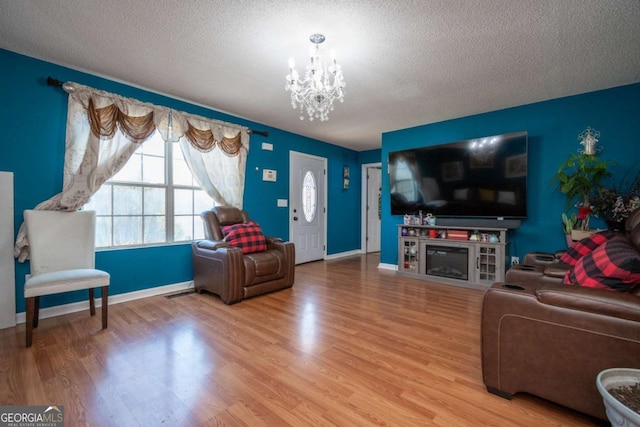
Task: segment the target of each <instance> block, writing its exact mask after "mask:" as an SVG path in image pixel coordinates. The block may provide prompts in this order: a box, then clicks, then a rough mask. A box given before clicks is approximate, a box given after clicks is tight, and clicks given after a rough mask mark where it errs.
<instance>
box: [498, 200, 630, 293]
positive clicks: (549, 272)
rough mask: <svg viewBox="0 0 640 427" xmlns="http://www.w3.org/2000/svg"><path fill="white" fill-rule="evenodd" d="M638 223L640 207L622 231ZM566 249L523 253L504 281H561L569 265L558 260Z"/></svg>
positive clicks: (628, 219)
mask: <svg viewBox="0 0 640 427" xmlns="http://www.w3.org/2000/svg"><path fill="white" fill-rule="evenodd" d="M638 224H640V208H638V209H636V210H634V211H633V212H632V213H631V214H630V215H629V216H628V217H627V219H626V221H625V223H624V232H625V234H626V235H627V236H628V235H629V234H630V233H631V230H633V229H634V228H635V226H636V225H638ZM565 252H566V250H559V251H556V252H555V253H549V252H529V253H527V254H525V256H524V258H523V261H522V264H519V265H515V266H513V267H511V268H510V269H509V270H508V271H507V274H506V277H505V281H506V282H508V283H509V282H521V281H527V280H529V281H530V280H537V281H539V282H542V283H551V284H553V283H562V280H563V279H564V275H565V273H566V272H567V270H568V269H569V268H571V266H570V265H568V264H565V263H564V262H562V261H560V258H561V257H562V255H563V254H564V253H565Z"/></svg>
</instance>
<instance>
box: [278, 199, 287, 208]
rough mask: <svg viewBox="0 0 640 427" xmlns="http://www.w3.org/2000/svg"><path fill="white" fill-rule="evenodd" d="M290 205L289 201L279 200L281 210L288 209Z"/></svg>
mask: <svg viewBox="0 0 640 427" xmlns="http://www.w3.org/2000/svg"><path fill="white" fill-rule="evenodd" d="M287 204H288V201H287V199H278V207H279V208H286V207H287Z"/></svg>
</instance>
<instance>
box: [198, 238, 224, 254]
mask: <svg viewBox="0 0 640 427" xmlns="http://www.w3.org/2000/svg"><path fill="white" fill-rule="evenodd" d="M194 244H195V245H196V246H197V247H198V248H200V249H210V250H212V251H215V250H217V249H220V248H228V247H230V245H229V244H228V243H227V242H223V241H220V240H199V241H197V242H194Z"/></svg>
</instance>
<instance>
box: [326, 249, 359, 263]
mask: <svg viewBox="0 0 640 427" xmlns="http://www.w3.org/2000/svg"><path fill="white" fill-rule="evenodd" d="M361 253H362V251H361V250H360V249H356V250H353V251H347V252H339V253H337V254H331V255H327V256H326V257H324V259H325V260H331V259H338V258H344V257H348V256H352V255H359V254H361Z"/></svg>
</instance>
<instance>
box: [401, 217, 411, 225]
mask: <svg viewBox="0 0 640 427" xmlns="http://www.w3.org/2000/svg"><path fill="white" fill-rule="evenodd" d="M403 224H404V225H411V215H405V216H404V219H403Z"/></svg>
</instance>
